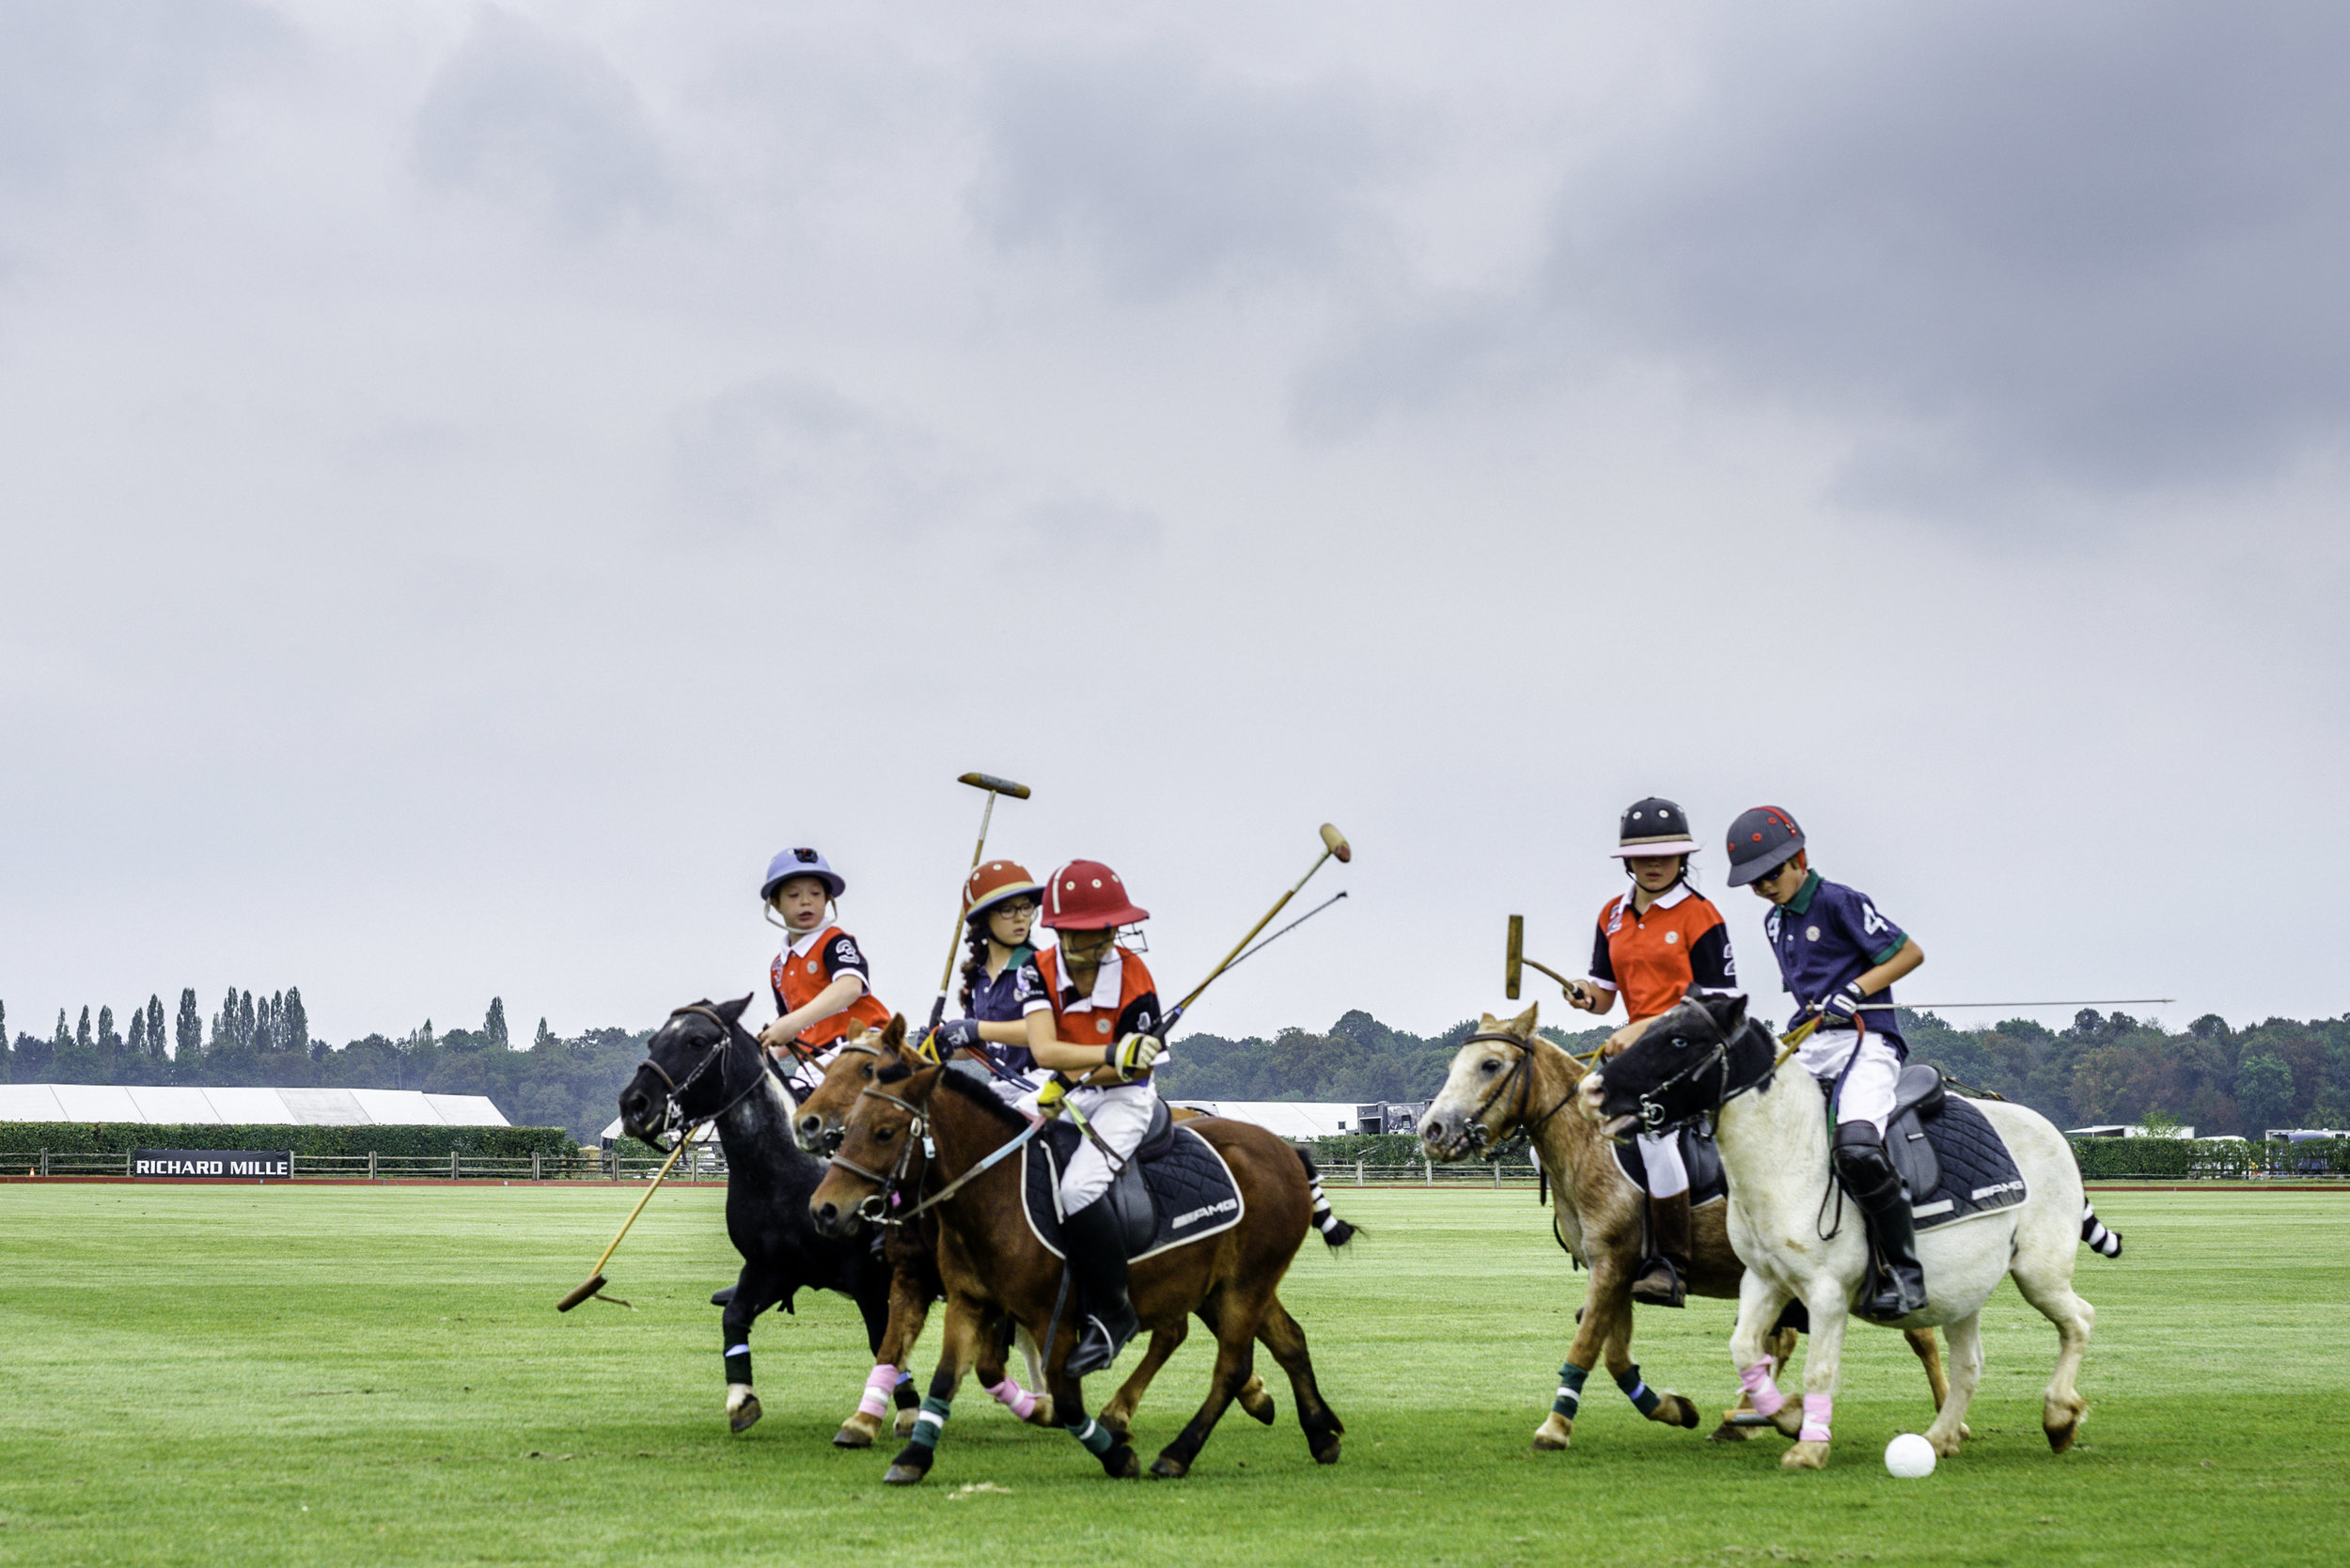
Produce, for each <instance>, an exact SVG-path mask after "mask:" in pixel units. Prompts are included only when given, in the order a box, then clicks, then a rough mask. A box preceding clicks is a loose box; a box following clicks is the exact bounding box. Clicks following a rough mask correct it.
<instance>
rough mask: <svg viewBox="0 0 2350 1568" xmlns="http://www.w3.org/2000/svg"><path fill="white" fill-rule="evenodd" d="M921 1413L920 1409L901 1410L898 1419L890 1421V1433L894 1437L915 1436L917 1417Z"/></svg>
mask: <svg viewBox="0 0 2350 1568" xmlns="http://www.w3.org/2000/svg"><path fill="white" fill-rule="evenodd" d="M921 1413H922V1412H921V1411H920V1410H919V1409H914V1410H901V1411H899V1412H898V1419H896V1420H894V1421H892V1422H891V1423H890V1426H889V1431H890V1435H891V1436H893V1437H911V1436H913V1435H914V1420H915V1418H916V1417H917V1416H919V1415H920V1414H921Z"/></svg>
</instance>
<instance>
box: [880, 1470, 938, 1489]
mask: <svg viewBox="0 0 2350 1568" xmlns="http://www.w3.org/2000/svg"><path fill="white" fill-rule="evenodd" d="M928 1474H930V1472H929V1471H928V1470H924V1469H919V1468H917V1467H916V1466H912V1465H892V1466H889V1468H888V1469H886V1470H885V1471H884V1472H882V1484H883V1485H885V1486H912V1485H914V1484H915V1483H916V1482H919V1481H920V1480H921V1479H922V1478H923V1477H924V1476H926V1475H928Z"/></svg>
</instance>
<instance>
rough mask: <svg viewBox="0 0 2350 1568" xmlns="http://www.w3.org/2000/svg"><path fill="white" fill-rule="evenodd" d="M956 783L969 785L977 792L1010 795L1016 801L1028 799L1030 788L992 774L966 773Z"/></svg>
mask: <svg viewBox="0 0 2350 1568" xmlns="http://www.w3.org/2000/svg"><path fill="white" fill-rule="evenodd" d="M955 782H956V783H958V784H968V785H970V786H971V787H972V788H973V789H975V790H986V791H988V792H991V793H994V794H999V795H1010V796H1011V798H1012V799H1014V800H1026V799H1027V798H1028V787H1027V786H1026V784H1014V783H1013V782H1012V781H1011V779H1009V778H998V777H996V776H995V775H994V774H992V773H966V774H964V775H963V776H961V777H959V778H957V779H956V780H955Z"/></svg>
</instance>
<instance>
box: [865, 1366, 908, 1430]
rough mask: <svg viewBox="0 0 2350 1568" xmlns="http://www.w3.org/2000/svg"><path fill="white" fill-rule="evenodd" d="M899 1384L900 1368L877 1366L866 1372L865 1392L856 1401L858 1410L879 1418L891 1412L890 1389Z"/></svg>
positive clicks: (876, 1418)
mask: <svg viewBox="0 0 2350 1568" xmlns="http://www.w3.org/2000/svg"><path fill="white" fill-rule="evenodd" d="M897 1386H898V1369H897V1368H895V1367H892V1366H886V1365H885V1366H879V1367H875V1368H874V1369H873V1370H872V1371H871V1372H867V1373H866V1374H865V1393H864V1396H863V1397H862V1398H860V1399H859V1400H858V1401H857V1402H856V1407H857V1410H858V1411H859V1412H860V1413H861V1414H864V1415H868V1416H870V1417H872V1418H873V1419H875V1420H879V1419H881V1418H882V1417H884V1416H886V1415H888V1414H889V1390H890V1389H892V1388H896V1387H897Z"/></svg>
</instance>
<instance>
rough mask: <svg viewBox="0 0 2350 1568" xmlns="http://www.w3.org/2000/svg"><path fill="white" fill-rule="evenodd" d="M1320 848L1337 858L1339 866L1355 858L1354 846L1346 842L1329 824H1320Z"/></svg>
mask: <svg viewBox="0 0 2350 1568" xmlns="http://www.w3.org/2000/svg"><path fill="white" fill-rule="evenodd" d="M1322 846H1323V848H1324V849H1326V850H1328V851H1329V852H1330V853H1331V854H1332V855H1336V856H1338V860H1339V864H1340V865H1341V866H1343V865H1345V864H1346V863H1347V862H1348V861H1350V860H1353V859H1354V858H1355V846H1354V845H1352V844H1350V843H1348V842H1347V841H1346V835H1345V834H1343V833H1340V831H1339V830H1338V829H1337V827H1335V826H1333V825H1332V824H1331V823H1323V824H1322Z"/></svg>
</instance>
